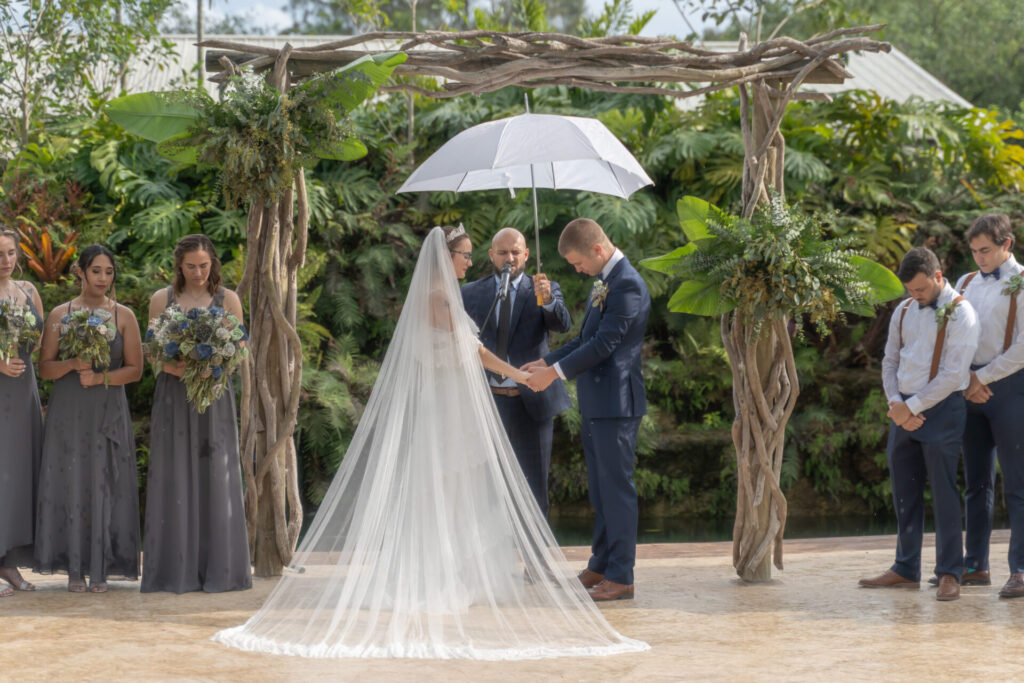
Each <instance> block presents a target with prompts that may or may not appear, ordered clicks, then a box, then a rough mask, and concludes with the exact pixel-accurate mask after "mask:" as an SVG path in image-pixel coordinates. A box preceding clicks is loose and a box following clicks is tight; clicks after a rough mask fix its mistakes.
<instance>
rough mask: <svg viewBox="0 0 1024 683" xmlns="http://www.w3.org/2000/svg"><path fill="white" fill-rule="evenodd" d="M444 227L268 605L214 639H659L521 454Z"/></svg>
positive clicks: (539, 647) (609, 642)
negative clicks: (601, 575) (599, 591)
mask: <svg viewBox="0 0 1024 683" xmlns="http://www.w3.org/2000/svg"><path fill="white" fill-rule="evenodd" d="M477 346H478V342H477V340H476V328H475V325H474V324H473V322H472V321H471V320H470V319H469V317H468V316H467V315H466V313H465V311H464V309H463V306H462V298H461V296H460V293H459V288H458V280H457V279H456V277H455V271H454V268H453V266H452V262H451V257H450V254H449V252H448V249H447V245H446V243H445V236H444V232H443V231H442V230H441V229H440V228H434V229H433V230H432V231H431V232H430V234H429V235H428V237H427V239H426V240H425V241H424V243H423V248H422V250H421V252H420V257H419V261H418V262H417V264H416V269H415V271H414V273H413V277H412V283H411V285H410V288H409V294H408V296H407V298H406V301H405V306H404V307H403V309H402V313H401V316H400V317H399V320H398V325H397V327H396V329H395V334H394V338H393V339H392V341H391V344H390V346H389V348H388V351H387V354H386V355H385V357H384V362H383V365H382V366H381V370H380V374H379V376H378V379H377V383H376V385H375V386H374V389H373V392H372V394H371V396H370V400H369V402H368V403H367V406H366V410H365V412H364V413H363V416H362V419H361V420H360V422H359V426H358V428H357V429H356V433H355V435H354V437H353V439H352V443H351V445H350V446H349V448H348V452H347V453H346V455H345V458H344V460H343V462H342V464H341V467H340V469H339V470H338V473H337V474H336V475H335V478H334V481H333V482H332V484H331V486H330V489H329V490H328V492H327V495H326V496H325V497H324V500H323V502H322V503H321V505H320V509H319V511H318V512H317V514H316V518H315V519H314V520H313V523H312V525H311V527H310V528H309V530H308V532H307V533H306V536H305V538H304V539H303V541H302V543H301V544H300V546H299V549H298V551H297V553H296V554H295V557H294V559H293V561H292V563H291V565H290V566H289V567H288V568H286V569H285V573H284V576H283V577H282V578H281V580H280V581H279V583H278V584H277V586H276V587H275V588H274V590H273V591H272V592H271V594H270V596H269V597H268V598H267V601H266V602H265V603H264V605H263V607H261V608H260V610H259V611H258V612H257V613H256V614H255V615H254V616H253V617H252V618H251V619H249V621H248V622H246V623H245V624H244V625H242V626H238V627H235V628H230V629H227V630H224V631H220V632H219V633H217V634H216V635H215V636H214V639H215V640H218V641H220V642H222V643H225V644H227V645H231V646H233V647H237V648H241V649H244V650H253V651H259V652H270V653H276V654H291V655H301V656H306V657H425V658H439V659H447V658H456V657H458V658H471V659H492V660H501V659H532V658H538V657H557V656H578V655H607V654H614V653H621V652H635V651H640V650H645V649H647V645H646V644H645V643H642V642H639V641H636V640H631V639H629V638H625V637H623V636H622V635H620V634H619V633H617V632H616V631H615V630H614V629H612V627H611V626H610V625H609V624H608V622H607V621H605V619H604V617H603V616H602V615H601V613H600V611H599V610H598V609H597V607H596V606H595V605H594V603H593V601H592V600H591V599H590V597H589V596H588V595H587V593H586V591H585V590H584V589H583V587H582V586H581V585H580V583H579V581H578V580H577V579H576V577H575V575H574V572H573V571H572V569H571V568H570V567H569V565H568V564H567V563H566V561H565V557H564V556H563V555H562V552H561V550H560V549H559V547H558V545H557V543H556V542H555V539H554V536H553V535H552V533H551V531H550V529H549V528H548V525H547V522H546V521H545V519H544V518H543V516H542V515H541V512H540V508H538V506H537V504H536V502H535V501H534V499H533V496H532V495H531V493H530V489H529V486H528V485H527V483H526V479H525V477H524V476H523V473H522V471H521V470H520V469H519V465H518V463H517V462H516V458H515V455H514V453H513V451H512V447H511V445H510V444H509V441H508V438H507V436H506V435H505V432H504V429H503V427H502V424H501V420H500V418H499V416H498V413H497V410H496V408H495V406H494V401H493V399H492V398H491V393H490V390H489V389H488V386H487V381H486V378H485V376H484V373H483V370H482V368H481V366H480V361H479V356H478V353H477Z"/></svg>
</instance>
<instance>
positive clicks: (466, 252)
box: [451, 249, 473, 261]
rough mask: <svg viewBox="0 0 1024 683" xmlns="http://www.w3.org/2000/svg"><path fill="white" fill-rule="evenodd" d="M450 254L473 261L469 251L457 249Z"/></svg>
mask: <svg viewBox="0 0 1024 683" xmlns="http://www.w3.org/2000/svg"><path fill="white" fill-rule="evenodd" d="M451 252H452V253H453V254H458V255H460V256H463V257H465V258H467V259H469V260H470V261H472V260H473V252H471V251H459V250H458V249H452V250H451Z"/></svg>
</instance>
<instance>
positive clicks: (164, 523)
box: [142, 235, 252, 593]
mask: <svg viewBox="0 0 1024 683" xmlns="http://www.w3.org/2000/svg"><path fill="white" fill-rule="evenodd" d="M220 282H221V280H220V261H219V260H218V259H217V253H216V251H215V250H214V247H213V243H212V242H211V241H210V238H209V237H207V236H206V235H186V236H185V237H183V238H182V239H181V241H179V242H178V244H177V246H176V247H175V248H174V284H173V285H172V286H170V287H167V288H166V289H161V290H158V291H157V292H156V293H154V294H153V298H152V299H151V300H150V303H149V317H150V319H153V318H156V317H158V316H159V315H160V314H161V313H163V311H164V309H165V308H167V307H168V306H170V305H172V304H176V305H177V306H178V307H179V308H180V309H181V310H182V311H184V312H185V313H188V312H189V311H190V310H192V309H193V308H210V307H214V306H216V307H218V308H222V309H224V310H225V312H227V313H230V314H232V315H234V316H235V317H236V318H238V319H239V320H243V317H242V302H241V301H240V300H239V298H238V295H237V294H235V293H234V292H233V291H231V290H230V289H225V288H224V287H222V286H221V284H220ZM181 373H182V365H181V364H180V363H178V364H171V363H165V364H164V366H163V371H162V372H161V373H160V375H159V376H158V377H157V379H156V394H155V395H154V397H153V418H152V422H151V425H150V449H149V479H148V483H147V486H146V531H145V534H144V535H143V537H144V539H145V540H144V546H143V553H142V563H143V564H142V592H143V593H148V592H154V591H169V592H171V593H184V592H186V591H200V590H201V591H206V592H207V593H219V592H223V591H233V590H244V589H246V588H251V587H252V577H251V568H250V564H249V543H248V539H247V536H246V529H245V507H244V505H243V503H242V474H241V462H240V459H239V456H238V415H237V413H236V411H235V396H234V393H233V391H232V389H231V384H230V383H229V384H228V387H227V391H225V392H224V394H222V395H221V397H220V398H219V399H217V400H216V401H214V402H213V404H212V405H210V406H209V407H208V408H207V409H206V411H205V412H204V413H203V414H201V415H200V414H199V413H198V412H196V410H195V408H194V407H193V406H192V404H191V403H189V402H188V401H187V400H186V399H185V385H184V384H182V382H181V380H180V379H179V378H180V377H181Z"/></svg>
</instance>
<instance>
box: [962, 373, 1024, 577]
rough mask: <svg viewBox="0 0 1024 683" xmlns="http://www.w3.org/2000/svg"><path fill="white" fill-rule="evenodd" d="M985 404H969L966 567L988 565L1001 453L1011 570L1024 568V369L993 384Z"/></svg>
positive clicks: (966, 461)
mask: <svg viewBox="0 0 1024 683" xmlns="http://www.w3.org/2000/svg"><path fill="white" fill-rule="evenodd" d="M988 387H989V389H991V390H992V397H991V398H990V399H989V400H988V401H986V402H985V403H971V402H970V401H968V403H967V426H966V427H965V428H964V476H965V479H966V480H967V490H966V494H965V496H964V497H965V508H966V513H967V523H966V528H967V538H966V550H967V553H966V556H965V557H964V566H965V567H967V568H970V569H988V568H989V556H988V552H989V540H990V538H991V536H992V510H993V508H994V507H995V482H996V457H997V453H998V458H999V469H1000V470H1001V471H1002V473H1003V492H1004V495H1005V497H1006V507H1007V509H1008V511H1009V513H1010V552H1009V557H1008V560H1009V564H1010V573H1011V574H1012V573H1019V572H1024V419H1022V418H1024V415H1022V414H1021V408H1022V406H1024V370H1019V371H1017V372H1015V373H1014V374H1012V375H1010V376H1009V377H1004V378H1003V379H1001V380H999V381H997V382H992V383H991V384H989V385H988Z"/></svg>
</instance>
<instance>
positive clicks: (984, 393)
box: [964, 370, 992, 403]
mask: <svg viewBox="0 0 1024 683" xmlns="http://www.w3.org/2000/svg"><path fill="white" fill-rule="evenodd" d="M964 398H966V399H967V400H968V401H970V402H971V403H985V402H986V401H988V400H989V399H990V398H992V390H991V389H989V388H988V386H987V385H985V384H982V383H981V380H980V379H978V375H977V373H975V372H974V371H973V370H972V371H971V383H970V385H969V386H968V387H967V388H966V389H965V390H964Z"/></svg>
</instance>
